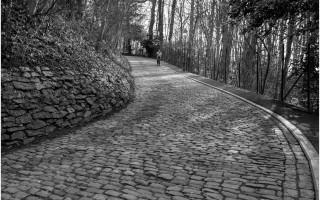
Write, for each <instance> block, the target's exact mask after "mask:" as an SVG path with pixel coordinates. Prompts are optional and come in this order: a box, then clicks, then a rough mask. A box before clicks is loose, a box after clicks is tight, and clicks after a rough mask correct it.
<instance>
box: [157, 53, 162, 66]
mask: <svg viewBox="0 0 320 200" xmlns="http://www.w3.org/2000/svg"><path fill="white" fill-rule="evenodd" d="M161 56H162V53H161V51H160V49H159V50H158V51H157V65H158V66H160V60H161Z"/></svg>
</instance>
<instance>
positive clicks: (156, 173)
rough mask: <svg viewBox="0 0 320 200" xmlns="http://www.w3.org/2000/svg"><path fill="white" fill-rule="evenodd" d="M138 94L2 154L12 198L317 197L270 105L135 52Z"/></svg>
mask: <svg viewBox="0 0 320 200" xmlns="http://www.w3.org/2000/svg"><path fill="white" fill-rule="evenodd" d="M130 62H131V64H132V66H133V75H134V76H135V78H136V87H137V89H136V99H135V101H134V102H133V103H132V104H130V105H129V106H128V107H127V108H126V109H124V110H122V111H120V112H119V113H116V114H114V115H112V116H111V117H109V118H107V119H104V120H100V121H97V122H94V123H91V124H89V125H87V126H85V127H82V128H81V129H79V130H77V131H75V132H74V133H70V134H68V135H65V136H61V137H59V138H55V139H53V140H50V141H49V140H48V141H44V142H42V143H41V144H37V145H32V146H29V147H27V148H24V149H19V150H16V151H13V152H9V153H7V154H5V155H2V167H1V172H2V176H1V179H2V185H1V189H2V199H26V200H31V199H65V200H67V199H68V200H70V199H72V200H78V199H97V200H101V199H110V200H112V199H127V200H135V199H155V200H161V199H172V200H185V199H191V200H193V199H194V200H197V199H225V200H228V199H230V200H231V199H244V200H251V199H288V200H290V199H314V191H313V184H312V177H311V173H310V170H309V166H308V162H307V159H306V158H305V156H304V154H303V153H302V150H301V148H300V147H299V145H298V143H297V141H295V139H294V138H293V137H292V136H290V134H288V133H286V131H284V129H283V127H279V126H278V125H277V123H275V122H274V121H272V120H271V119H270V118H269V117H268V116H266V115H265V114H264V113H263V112H262V111H260V110H258V109H257V108H255V107H252V106H250V105H248V104H246V103H244V102H242V101H240V100H238V99H236V98H234V97H231V96H228V95H226V94H224V93H221V92H219V91H217V90H214V89H212V88H209V87H207V86H204V85H202V84H199V83H197V82H194V81H192V80H189V79H186V78H185V77H184V76H183V74H182V73H177V72H175V71H173V70H171V69H170V68H168V67H164V66H161V67H157V66H156V65H155V61H154V60H151V59H142V58H134V57H133V58H130Z"/></svg>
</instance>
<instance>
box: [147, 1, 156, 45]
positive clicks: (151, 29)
mask: <svg viewBox="0 0 320 200" xmlns="http://www.w3.org/2000/svg"><path fill="white" fill-rule="evenodd" d="M151 2H152V8H151V18H150V25H149V32H148V35H149V40H152V39H153V25H154V22H155V19H154V18H155V10H156V4H157V0H152V1H151Z"/></svg>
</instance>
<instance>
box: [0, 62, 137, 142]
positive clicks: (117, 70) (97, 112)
mask: <svg viewBox="0 0 320 200" xmlns="http://www.w3.org/2000/svg"><path fill="white" fill-rule="evenodd" d="M1 72H2V74H1V77H2V79H1V89H2V94H1V100H2V102H1V122H2V123H1V131H2V132H1V141H2V146H3V147H4V146H12V145H19V144H26V143H29V142H31V141H33V140H34V139H35V137H36V136H39V135H47V134H49V133H51V132H53V131H54V130H56V129H60V128H66V127H73V126H75V125H79V124H81V123H82V122H87V121H89V120H91V119H93V118H95V117H99V116H102V115H106V114H108V113H110V112H112V111H113V110H117V109H120V108H121V107H123V106H125V104H127V103H128V102H129V101H130V100H131V99H132V98H133V91H134V84H133V78H132V77H131V76H130V74H129V72H128V70H127V69H126V68H125V67H123V66H122V67H121V66H119V65H116V64H114V63H113V62H111V63H109V64H108V65H104V66H99V67H97V66H95V67H93V68H92V69H90V70H87V72H85V71H84V70H83V69H80V68H78V69H77V68H76V67H75V69H64V68H61V67H57V68H55V69H54V70H53V69H50V68H48V67H32V68H31V67H19V68H17V69H6V68H2V70H1Z"/></svg>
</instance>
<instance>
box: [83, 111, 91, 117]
mask: <svg viewBox="0 0 320 200" xmlns="http://www.w3.org/2000/svg"><path fill="white" fill-rule="evenodd" d="M90 115H91V111H89V110H87V111H86V112H85V113H84V115H83V117H84V118H87V117H89V116H90Z"/></svg>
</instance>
